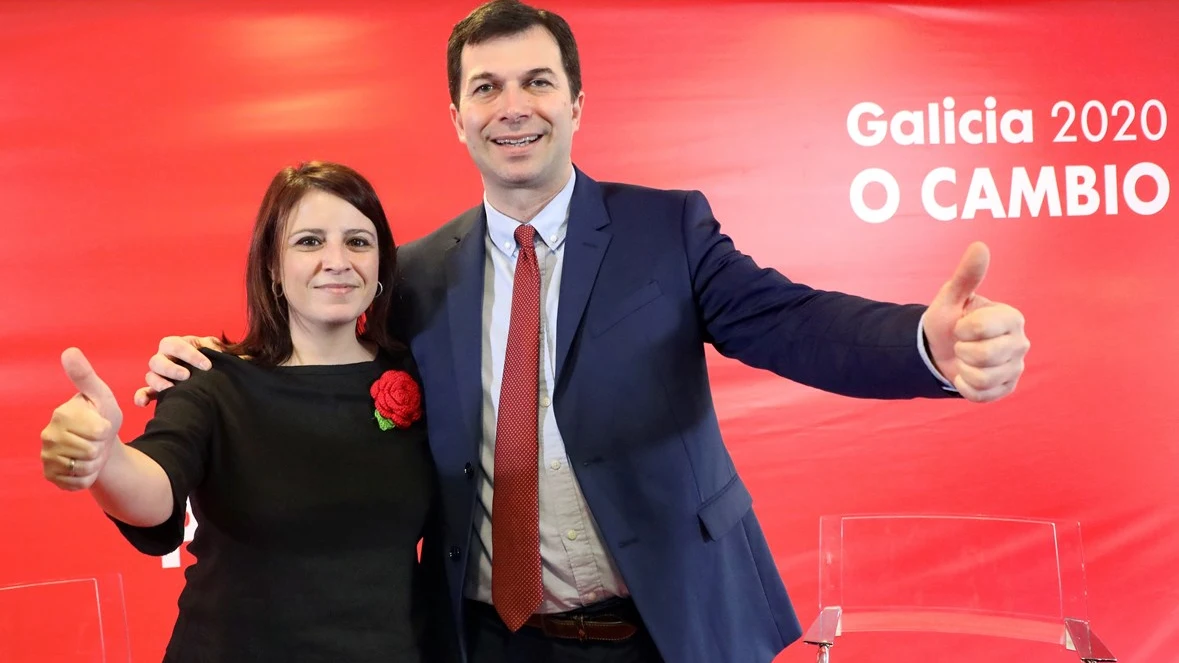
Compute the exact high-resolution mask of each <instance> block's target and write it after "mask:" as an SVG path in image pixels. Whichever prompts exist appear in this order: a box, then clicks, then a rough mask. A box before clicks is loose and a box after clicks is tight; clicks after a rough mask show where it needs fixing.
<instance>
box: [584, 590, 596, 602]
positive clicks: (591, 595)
mask: <svg viewBox="0 0 1179 663" xmlns="http://www.w3.org/2000/svg"><path fill="white" fill-rule="evenodd" d="M585 600H586V602H587V603H593V602H594V601H597V600H598V595H597V594H596V593H595V592H590V593H589V594H586V595H585Z"/></svg>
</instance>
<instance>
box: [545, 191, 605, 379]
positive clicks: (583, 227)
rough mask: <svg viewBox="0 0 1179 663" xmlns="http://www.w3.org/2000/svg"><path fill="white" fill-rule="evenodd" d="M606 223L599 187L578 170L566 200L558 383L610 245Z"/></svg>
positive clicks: (558, 321)
mask: <svg viewBox="0 0 1179 663" xmlns="http://www.w3.org/2000/svg"><path fill="white" fill-rule="evenodd" d="M609 223H610V217H609V215H607V213H606V205H605V204H604V203H603V202H602V189H601V187H599V186H598V183H597V182H595V181H593V180H591V179H590V178H589V177H586V175H585V174H584V173H582V172H581V171H580V170H578V171H577V182H576V183H575V184H574V185H573V199H572V200H571V201H570V203H569V230H568V232H567V234H566V235H565V261H564V262H565V265H564V273H563V274H562V275H561V301H560V304H559V305H558V311H557V375H556V381H557V384H560V382H561V376H562V374H563V370H564V367H565V362H566V360H567V359H568V356H569V350H570V348H571V347H572V346H573V339H574V337H575V336H576V335H577V330H578V328H580V326H581V319H582V316H583V315H584V314H585V306H586V303H587V302H588V301H589V296H590V293H591V292H592V291H593V289H594V281H595V280H596V279H597V278H598V269H599V268H600V267H601V266H602V257H603V256H605V255H606V247H607V246H609V245H610V238H611V235H610V233H608V232H606V231H605V230H602V229H603V228H605V227H606V226H607V225H608V224H609Z"/></svg>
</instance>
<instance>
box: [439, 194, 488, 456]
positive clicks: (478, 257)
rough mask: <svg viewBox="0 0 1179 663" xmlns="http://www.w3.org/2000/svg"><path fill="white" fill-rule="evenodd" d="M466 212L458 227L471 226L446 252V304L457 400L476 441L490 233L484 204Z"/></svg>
mask: <svg viewBox="0 0 1179 663" xmlns="http://www.w3.org/2000/svg"><path fill="white" fill-rule="evenodd" d="M466 215H467V216H468V217H469V221H468V220H467V219H464V223H461V224H459V228H460V229H461V228H469V230H467V231H466V232H462V231H461V230H460V232H459V233H458V236H456V237H455V241H456V243H455V245H454V246H453V247H452V248H451V249H450V250H449V251H448V252H447V254H446V287H447V291H448V294H447V297H446V308H447V312H448V316H449V322H450V325H449V327H450V349H451V352H452V353H453V355H454V371H455V380H456V385H457V391H458V404H459V408H460V412H461V414H462V417H463V421H465V422H466V423H467V426H468V428H469V429H470V430H471V432H472V439H473V440H476V441H477V440H479V439H480V434H479V428H480V426H481V424H480V409H481V405H480V404H481V402H482V398H483V377H482V374H481V368H482V354H483V268H484V260H485V251H484V245H483V237H484V235H486V234H487V230H486V229H487V219H486V216H485V215H484V212H483V207H482V206H479V207H477V208H475V209H472V210H470V211H468V212H467V213H466Z"/></svg>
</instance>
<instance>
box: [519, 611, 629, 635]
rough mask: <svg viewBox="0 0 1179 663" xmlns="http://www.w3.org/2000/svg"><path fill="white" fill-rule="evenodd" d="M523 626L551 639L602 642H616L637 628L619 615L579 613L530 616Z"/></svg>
mask: <svg viewBox="0 0 1179 663" xmlns="http://www.w3.org/2000/svg"><path fill="white" fill-rule="evenodd" d="M524 625H525V626H531V627H533V628H538V629H540V630H541V631H543V632H544V634H545V635H547V636H549V637H551V638H566V639H570V640H582V641H585V640H604V641H608V642H618V641H621V640H626V639H628V638H630V637H631V636H633V635H634V634H635V633H638V631H639V626H638V624H635V623H633V622H631V621H628V620H627V619H626V618H624V617H623V616H621V615H616V614H612V613H608V612H607V613H602V614H600V615H585V614H581V613H573V614H569V613H560V614H556V615H532V616H531V617H529V618H528V621H526V622H524Z"/></svg>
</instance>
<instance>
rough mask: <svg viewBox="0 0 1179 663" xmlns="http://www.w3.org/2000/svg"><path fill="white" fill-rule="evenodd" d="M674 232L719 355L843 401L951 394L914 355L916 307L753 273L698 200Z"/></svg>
mask: <svg viewBox="0 0 1179 663" xmlns="http://www.w3.org/2000/svg"><path fill="white" fill-rule="evenodd" d="M683 223H684V241H685V252H686V255H687V258H688V269H689V272H690V274H691V278H692V289H693V293H694V295H695V298H696V310H697V312H698V315H699V317H700V320H699V322H700V324H701V326H702V328H703V329H704V332H705V337H706V339H707V340H708V341H709V342H711V343H712V344H713V345H714V346H715V347H716V349H717V350H718V351H719V352H720V353H721V354H723V355H725V356H726V357H731V358H735V359H738V360H740V361H741V362H743V363H745V364H748V365H750V366H754V367H757V368H764V369H767V370H770V371H773V372H774V373H776V374H778V375H781V376H783V377H786V378H789V379H791V380H794V381H796V382H799V383H802V384H806V385H809V386H812V387H815V388H818V389H822V390H825V391H830V392H833V393H838V394H843V395H846V396H855V397H861V398H916V397H947V396H952V395H953V394H951V393H948V392H946V391H945V390H944V389H943V388H942V386H941V383H940V382H939V381H938V380H937V378H936V377H935V376H934V375H933V374H932V373H930V371H929V368H928V367H927V366H926V365H925V363H924V361H923V360H922V359H921V355H920V353H919V351H918V348H917V340H916V334H917V328H918V324H919V322H920V320H921V315H922V314H923V313H924V312H925V308H926V307H925V306H921V305H900V304H890V303H885V302H877V301H872V300H868V299H864V298H862V297H856V296H853V295H847V294H843V293H838V292H826V291H822V290H816V289H814V288H811V287H808V286H805V285H802V284H800V283H794V282H792V281H790V280H789V279H787V278H786V277H785V276H783V275H782V274H781V273H779V272H777V271H776V270H773V269H768V268H763V267H759V266H758V265H757V264H756V263H755V262H754V261H753V259H752V258H750V257H749V256H747V255H745V254H743V253H741V252H740V251H738V250H737V249H736V248H735V247H734V245H733V242H732V240H731V239H730V238H729V237H727V236H725V235H724V234H723V233H721V229H720V224H719V223H718V222H717V220H716V219H715V218H714V217H713V214H712V209H711V207H710V206H709V204H708V201H707V200H706V199H705V197H704V196H703V195H702V194H701V193H699V192H695V191H693V192H690V193H688V195H687V197H686V198H685V201H684V213H683Z"/></svg>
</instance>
